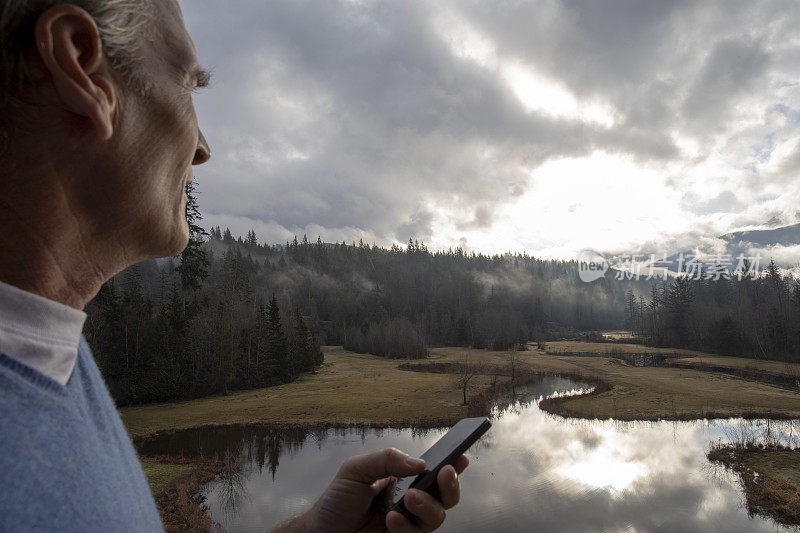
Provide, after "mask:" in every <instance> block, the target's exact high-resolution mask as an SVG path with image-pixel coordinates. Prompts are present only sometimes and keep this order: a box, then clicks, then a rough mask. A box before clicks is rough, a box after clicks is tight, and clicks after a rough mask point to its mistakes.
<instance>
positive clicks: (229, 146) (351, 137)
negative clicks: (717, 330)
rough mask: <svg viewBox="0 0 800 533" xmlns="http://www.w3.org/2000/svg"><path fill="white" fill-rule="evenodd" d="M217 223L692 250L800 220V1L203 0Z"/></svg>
mask: <svg viewBox="0 0 800 533" xmlns="http://www.w3.org/2000/svg"><path fill="white" fill-rule="evenodd" d="M181 4H182V7H183V11H184V17H185V19H186V25H187V27H188V29H189V32H190V34H191V35H192V37H193V39H194V41H195V44H196V47H197V50H198V55H199V57H200V60H201V63H203V64H204V65H205V66H207V67H210V68H212V69H213V71H214V81H213V83H212V86H211V88H209V89H206V90H204V91H203V92H201V93H200V94H198V95H197V96H196V97H195V102H196V105H197V109H198V116H199V119H200V122H201V127H202V128H203V130H204V133H205V136H206V137H207V138H208V140H209V142H210V144H211V147H212V150H213V159H212V161H211V162H210V163H208V164H207V165H206V166H204V167H201V168H198V169H196V176H197V179H198V181H199V184H200V189H201V192H202V196H201V208H202V210H203V212H204V215H205V223H206V225H207V226H210V225H217V224H219V225H221V226H222V227H223V228H224V227H226V226H229V227H230V228H231V230H232V231H233V232H234V234H237V233H238V234H243V233H245V232H246V231H247V230H248V229H250V228H253V229H255V231H256V234H257V235H258V237H259V240H260V241H262V242H263V241H267V242H283V241H286V240H288V239H291V238H292V236H294V235H302V234H303V233H307V234H308V236H309V238H311V239H316V237H317V235H320V236H321V237H322V239H323V240H325V241H328V242H332V241H342V240H346V241H347V242H350V241H353V240H356V241H357V240H358V239H359V238H363V239H364V240H365V241H366V242H376V243H379V244H384V245H386V244H391V243H393V242H399V243H403V242H407V241H408V239H409V237H413V238H414V239H417V240H420V241H424V242H425V243H426V244H428V246H429V247H431V248H448V247H451V246H462V247H464V248H466V249H468V250H475V251H481V252H488V253H494V252H504V251H527V252H528V253H530V254H533V255H536V256H539V257H561V258H574V257H575V255H576V253H577V251H578V250H580V249H582V248H587V247H589V248H594V249H597V250H602V251H617V252H619V251H624V250H626V249H629V248H631V247H639V248H641V247H642V246H644V247H647V248H648V250H649V251H652V252H653V253H661V252H662V251H665V252H673V251H677V249H678V248H680V247H683V246H687V245H691V244H692V243H694V242H696V241H697V240H698V239H702V238H704V237H708V236H714V235H719V234H722V233H725V232H727V231H731V230H737V229H742V228H747V227H763V226H764V225H765V224H772V225H782V224H792V223H796V222H800V216H798V211H800V5H798V3H797V2H796V0H785V1H777V0H776V1H758V0H746V1H739V0H725V1H719V2H714V1H702V2H696V1H691V2H690V1H679V0H652V1H642V0H604V1H602V2H601V1H597V0H561V1H558V0H541V1H539V0H536V1H528V2H526V1H520V0H514V1H511V0H463V1H449V0H436V1H435V2H433V1H415V0H402V1H401V0H361V1H359V0H339V1H333V0H269V1H261V0H229V1H226V2H220V1H219V0H182V1H181Z"/></svg>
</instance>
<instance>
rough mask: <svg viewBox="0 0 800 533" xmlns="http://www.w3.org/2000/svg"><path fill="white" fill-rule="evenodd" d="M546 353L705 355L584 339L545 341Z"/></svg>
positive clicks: (688, 351)
mask: <svg viewBox="0 0 800 533" xmlns="http://www.w3.org/2000/svg"><path fill="white" fill-rule="evenodd" d="M546 351H547V353H549V354H553V355H561V354H570V353H596V354H606V353H607V354H611V353H620V354H622V353H649V354H662V355H673V354H677V355H684V356H695V355H705V354H704V353H703V352H696V351H694V350H684V349H681V348H659V347H655V346H645V345H643V344H628V343H619V342H584V341H552V342H548V343H547V350H546Z"/></svg>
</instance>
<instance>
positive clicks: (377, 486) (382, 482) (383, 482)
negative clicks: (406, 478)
mask: <svg viewBox="0 0 800 533" xmlns="http://www.w3.org/2000/svg"><path fill="white" fill-rule="evenodd" d="M393 481H395V477H394V476H389V477H385V478H383V479H379V480H378V481H376V482H374V483H373V484H372V492H373V494H378V493H380V492H381V491H382V490H383V489H385V488H386V487H388V486H389V485H391V484H392V482H393Z"/></svg>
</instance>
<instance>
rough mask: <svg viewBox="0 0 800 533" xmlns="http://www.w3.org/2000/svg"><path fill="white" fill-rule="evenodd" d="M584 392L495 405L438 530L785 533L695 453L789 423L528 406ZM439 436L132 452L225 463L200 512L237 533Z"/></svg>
mask: <svg viewBox="0 0 800 533" xmlns="http://www.w3.org/2000/svg"><path fill="white" fill-rule="evenodd" d="M587 388H588V386H587V385H585V384H582V383H578V382H575V381H571V380H568V379H564V378H558V377H552V376H541V377H539V378H537V380H536V381H535V382H533V383H531V384H529V385H526V386H525V387H523V388H518V390H517V391H515V394H514V395H513V397H512V396H511V395H508V397H505V398H498V399H497V405H496V407H495V408H494V409H493V419H494V426H493V427H492V429H491V430H490V431H489V433H487V434H486V435H485V436H484V437H483V438H482V439H481V440H480V441H479V442H478V443H477V444H476V445H475V446H473V447H472V449H471V450H470V451H469V453H468V455H469V458H470V461H471V465H470V467H469V468H468V469H467V471H465V472H464V474H463V475H462V477H461V481H462V499H461V503H460V504H459V506H458V507H457V508H455V509H453V510H451V511H449V513H448V517H447V521H446V522H445V526H444V527H443V528H442V531H470V532H471V531H494V532H497V531H502V532H504V533H510V532H516V531H519V532H523V531H524V532H530V531H542V532H570V533H574V532H584V531H585V532H598V531H599V532H645V531H669V532H681V531H686V532H706V531H709V532H710V531H724V532H726V533H734V532H740V531H741V532H752V531H769V532H774V531H779V532H780V531H790V530H789V529H787V528H782V527H780V526H778V525H777V524H775V523H774V522H773V521H771V520H769V519H765V518H761V517H758V516H756V517H749V516H748V514H747V510H746V508H745V505H744V497H743V495H742V492H741V488H740V485H739V482H738V479H737V477H736V475H735V474H733V473H731V472H728V471H726V470H725V469H724V467H722V466H719V465H715V464H712V463H710V462H709V461H708V460H707V459H706V453H707V451H708V448H709V445H710V444H711V443H713V442H715V441H717V440H718V439H723V440H725V439H729V438H731V437H733V436H735V435H737V434H739V433H741V432H747V433H754V434H756V435H760V436H767V435H768V436H769V437H771V438H774V439H778V440H780V441H782V442H784V443H786V444H790V445H792V446H800V436H799V435H798V432H799V431H800V421H797V420H796V421H793V422H792V421H789V422H777V421H766V420H760V421H743V420H737V419H731V420H711V421H692V422H618V421H613V420H611V421H587V420H574V419H564V418H562V417H559V416H554V415H550V414H548V413H545V412H544V411H542V410H541V409H539V407H538V400H539V399H541V398H543V397H547V396H551V395H553V394H576V393H579V392H581V391H584V390H586V389H587ZM365 401H367V400H365ZM444 431H445V430H443V429H442V430H439V429H437V430H420V429H415V428H408V429H363V428H351V429H319V430H306V429H303V430H288V431H286V430H283V431H279V430H274V429H268V428H263V427H260V428H258V427H256V428H217V429H200V430H187V431H182V432H178V433H174V434H172V435H165V436H163V437H160V438H158V439H155V440H151V441H149V442H148V443H146V445H145V446H144V449H142V450H140V451H142V452H143V453H144V454H146V455H147V454H151V455H153V454H159V453H166V454H183V455H187V456H199V455H202V456H205V457H218V458H222V459H224V460H225V461H226V464H227V468H226V471H225V472H224V473H223V474H222V475H221V476H219V477H218V478H217V479H215V480H214V481H212V482H211V483H209V484H208V485H206V486H205V487H204V489H203V494H204V496H205V497H206V499H207V502H206V503H207V505H208V507H209V512H210V514H211V517H212V518H213V519H214V520H215V521H216V522H218V523H220V524H221V525H222V527H223V528H224V529H225V530H226V531H232V532H239V531H245V532H249V531H263V530H264V529H265V528H267V527H269V526H271V525H274V524H277V523H279V522H280V521H282V520H284V519H286V518H288V517H290V516H292V515H294V514H297V513H299V512H301V511H303V510H304V509H306V508H307V507H308V506H309V505H311V503H312V502H313V501H314V500H315V499H316V497H317V496H318V495H319V494H320V493H321V492H322V490H323V489H324V488H325V486H326V485H327V484H328V482H329V481H330V479H331V478H332V477H333V475H334V474H335V473H336V471H337V470H338V467H339V465H340V464H341V463H342V461H344V460H345V459H346V458H348V457H350V456H351V455H354V454H359V453H364V452H367V451H372V450H375V449H380V448H384V447H387V446H394V447H397V448H400V449H402V450H404V451H406V452H408V453H411V454H421V453H422V452H423V451H425V450H426V449H427V448H428V447H429V446H430V445H431V444H433V443H434V442H435V441H436V440H437V439H438V438H439V437H440V436H441V435H442V434H443V433H444Z"/></svg>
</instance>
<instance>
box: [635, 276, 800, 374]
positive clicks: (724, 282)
mask: <svg viewBox="0 0 800 533" xmlns="http://www.w3.org/2000/svg"><path fill="white" fill-rule="evenodd" d="M748 270H749V269H748V268H745V269H744V271H745V272H748ZM625 308H626V316H627V321H628V324H629V326H630V327H631V329H632V330H634V331H635V332H636V334H637V335H638V336H639V337H640V338H641V339H642V340H643V341H645V342H647V343H650V344H653V345H657V346H673V347H681V348H693V349H697V350H704V351H711V352H716V353H720V354H723V355H736V356H742V357H752V358H757V359H777V360H784V361H800V283H798V281H797V280H795V279H794V278H793V277H792V276H791V275H788V276H785V275H783V274H782V273H781V271H780V269H779V268H778V267H777V265H776V264H775V263H774V262H773V261H770V263H769V265H767V267H766V269H765V270H764V272H763V275H761V276H755V275H754V272H753V271H752V270H750V271H749V274H748V275H735V276H731V277H730V278H727V279H726V278H725V277H721V278H720V279H717V280H714V279H694V278H691V277H679V278H675V279H672V280H669V281H666V282H660V283H658V284H655V285H654V286H653V287H652V289H651V294H650V298H649V299H647V300H646V299H645V298H637V297H636V296H634V295H633V294H628V295H627V296H626V305H625Z"/></svg>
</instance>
